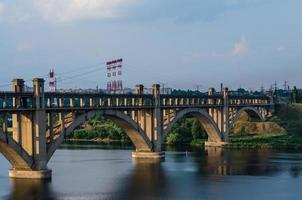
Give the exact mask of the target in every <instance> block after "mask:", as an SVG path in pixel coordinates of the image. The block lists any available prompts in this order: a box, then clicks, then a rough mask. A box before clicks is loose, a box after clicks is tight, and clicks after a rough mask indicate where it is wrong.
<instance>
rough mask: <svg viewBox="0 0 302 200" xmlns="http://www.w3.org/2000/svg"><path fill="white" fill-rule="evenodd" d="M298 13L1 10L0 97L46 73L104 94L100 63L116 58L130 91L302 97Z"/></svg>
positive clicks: (284, 9)
mask: <svg viewBox="0 0 302 200" xmlns="http://www.w3.org/2000/svg"><path fill="white" fill-rule="evenodd" d="M301 7H302V1H301V0H288V1H284V0H203V1H200V0H186V1H184V0H164V1H162V0H27V1H24V0H0V37H1V39H0V69H1V73H0V90H3V89H8V88H10V87H9V86H5V84H10V81H11V80H12V79H13V78H24V79H26V80H30V79H32V78H33V77H41V76H42V77H43V76H46V74H47V73H48V72H49V70H50V69H52V68H54V69H55V71H56V72H57V73H58V76H59V78H61V79H64V81H62V82H59V85H58V86H59V87H62V88H95V87H96V86H97V85H98V86H99V87H101V88H105V87H106V73H105V64H104V63H105V62H106V61H108V60H111V59H115V58H120V57H121V58H123V59H124V72H125V76H124V82H125V85H126V86H127V87H133V86H134V85H135V84H136V83H142V84H144V85H145V86H146V87H151V85H152V84H153V83H164V84H167V85H168V87H173V88H183V89H193V88H194V87H195V86H196V85H201V86H200V88H201V89H203V90H206V89H207V88H208V87H210V86H214V87H216V88H219V85H220V83H221V82H223V83H224V85H225V86H228V87H230V88H231V89H232V88H233V89H236V88H238V87H244V88H247V89H253V90H255V89H258V90H259V89H260V87H261V85H264V86H265V87H266V88H269V87H270V85H272V84H273V83H274V82H275V81H277V83H278V84H279V86H280V87H281V86H282V85H283V83H284V81H285V80H287V81H289V84H290V85H291V86H293V85H296V86H298V87H302V78H301V76H302V66H301V63H302V22H301V19H302V13H301V11H300V10H301ZM85 67H87V68H86V69H85ZM97 69H99V70H97ZM89 71H90V72H91V73H87V72H89ZM67 72H69V73H67ZM68 77H69V78H68ZM70 77H74V78H73V79H71V78H70ZM3 84H4V85H3ZM29 85H31V83H29Z"/></svg>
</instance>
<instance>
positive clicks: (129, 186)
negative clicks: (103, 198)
mask: <svg viewBox="0 0 302 200" xmlns="http://www.w3.org/2000/svg"><path fill="white" fill-rule="evenodd" d="M162 162H163V161H152V160H134V161H133V164H134V168H133V170H132V171H131V173H130V174H129V175H127V176H126V177H124V178H122V180H121V182H120V185H118V186H117V190H118V191H117V192H115V193H116V194H118V195H117V196H113V198H114V199H125V200H127V199H147V197H151V196H152V197H161V196H162V195H163V194H164V193H165V192H167V191H166V190H165V188H166V187H165V186H166V185H168V183H167V179H166V174H165V172H164V169H163V167H162V165H161V163H162Z"/></svg>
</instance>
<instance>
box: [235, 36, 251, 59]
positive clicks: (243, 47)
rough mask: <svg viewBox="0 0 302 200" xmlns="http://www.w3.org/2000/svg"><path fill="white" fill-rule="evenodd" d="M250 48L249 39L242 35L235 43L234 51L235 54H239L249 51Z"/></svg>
mask: <svg viewBox="0 0 302 200" xmlns="http://www.w3.org/2000/svg"><path fill="white" fill-rule="evenodd" d="M248 50H249V45H248V41H247V39H246V38H245V37H244V36H242V37H241V39H240V40H239V41H238V42H236V43H235V46H234V49H233V51H232V55H233V56H239V55H243V54H245V53H247V52H248Z"/></svg>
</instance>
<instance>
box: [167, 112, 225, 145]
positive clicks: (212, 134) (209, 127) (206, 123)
mask: <svg viewBox="0 0 302 200" xmlns="http://www.w3.org/2000/svg"><path fill="white" fill-rule="evenodd" d="M187 114H191V115H193V116H194V117H195V118H197V119H198V120H199V122H200V123H201V125H202V126H203V128H204V129H205V131H206V133H207V135H208V141H209V142H221V141H223V135H222V134H221V132H220V130H219V128H218V126H217V125H216V123H215V122H214V120H213V119H212V118H211V116H210V115H209V114H208V112H207V111H206V110H204V109H200V108H186V109H184V110H181V111H179V112H178V113H177V114H176V117H175V118H174V119H173V120H172V121H171V122H170V123H169V125H168V126H167V128H165V130H164V134H163V137H164V138H166V137H167V135H168V133H169V132H170V130H171V128H172V127H173V126H174V124H175V123H176V122H177V121H178V120H180V119H181V118H183V117H184V116H185V115H187Z"/></svg>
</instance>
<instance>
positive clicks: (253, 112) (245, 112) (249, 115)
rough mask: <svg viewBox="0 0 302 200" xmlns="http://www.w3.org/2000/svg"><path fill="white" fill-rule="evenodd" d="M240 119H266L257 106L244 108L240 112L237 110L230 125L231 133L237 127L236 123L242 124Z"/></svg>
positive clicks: (249, 120) (250, 120) (253, 120)
mask: <svg viewBox="0 0 302 200" xmlns="http://www.w3.org/2000/svg"><path fill="white" fill-rule="evenodd" d="M240 120H241V121H245V122H263V121H264V120H265V119H264V117H263V116H262V115H261V114H260V113H259V112H258V110H257V109H256V108H252V107H246V108H242V109H240V110H239V111H238V112H236V114H235V115H234V116H233V117H232V119H231V122H230V125H229V132H230V133H233V132H234V129H235V128H237V127H235V126H236V125H237V124H236V123H239V126H241V123H240ZM243 125H244V124H243Z"/></svg>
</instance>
